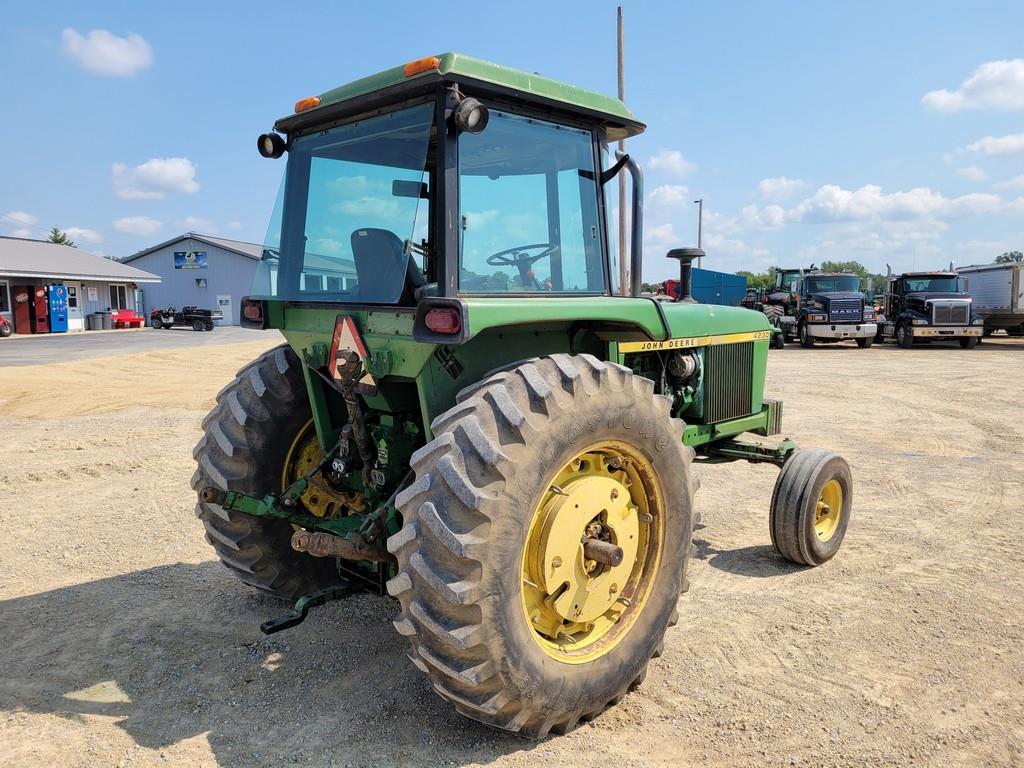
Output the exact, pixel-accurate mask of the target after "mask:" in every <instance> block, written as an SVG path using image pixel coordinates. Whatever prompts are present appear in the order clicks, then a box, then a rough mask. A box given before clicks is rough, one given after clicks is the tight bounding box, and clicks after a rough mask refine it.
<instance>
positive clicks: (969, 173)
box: [956, 165, 988, 181]
mask: <svg viewBox="0 0 1024 768" xmlns="http://www.w3.org/2000/svg"><path fill="white" fill-rule="evenodd" d="M956 172H957V173H959V174H960V175H961V176H963V177H964V178H965V179H970V180H971V181H985V180H987V179H988V174H987V173H986V172H985V169H984V168H979V167H978V166H976V165H968V166H966V167H964V168H957V169H956Z"/></svg>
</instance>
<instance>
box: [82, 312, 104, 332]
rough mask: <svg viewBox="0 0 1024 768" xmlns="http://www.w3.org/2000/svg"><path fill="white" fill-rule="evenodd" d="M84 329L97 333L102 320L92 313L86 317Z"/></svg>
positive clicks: (101, 325)
mask: <svg viewBox="0 0 1024 768" xmlns="http://www.w3.org/2000/svg"><path fill="white" fill-rule="evenodd" d="M85 327H86V328H87V329H88V330H90V331H98V330H100V328H102V327H103V320H102V319H101V318H100V316H99V315H98V314H96V313H95V312H93V313H92V314H91V315H86V317H85Z"/></svg>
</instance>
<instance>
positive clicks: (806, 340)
mask: <svg viewBox="0 0 1024 768" xmlns="http://www.w3.org/2000/svg"><path fill="white" fill-rule="evenodd" d="M800 346H801V347H803V348H804V349H810V348H811V347H813V346H814V337H813V336H811V334H810V332H809V331H808V330H807V323H800Z"/></svg>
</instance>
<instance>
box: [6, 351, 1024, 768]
mask: <svg viewBox="0 0 1024 768" xmlns="http://www.w3.org/2000/svg"><path fill="white" fill-rule="evenodd" d="M195 335H196V336H203V334H195ZM210 335H211V334H206V336H210ZM23 343H26V344H27V343H32V342H23ZM272 343H273V340H272V339H271V338H270V337H268V336H260V337H259V338H258V339H254V340H252V341H247V342H246V343H241V344H223V345H216V346H203V347H198V348H193V349H187V350H186V349H167V350H157V351H137V352H133V353H132V355H131V356H128V355H122V356H119V357H105V358H95V359H89V360H83V361H78V362H73V363H72V362H64V363H58V364H48V365H38V366H31V367H17V368H16V367H11V366H0V434H2V435H3V436H4V437H5V440H4V455H3V460H2V464H0V499H2V501H0V533H2V535H0V765H2V766H40V767H42V766H58V767H60V768H63V767H64V766H119V765H124V766H151V765H153V766H155V765H160V766H165V765H188V766H207V765H209V766H214V765H220V766H250V765H267V766H271V765H272V766H280V765H292V764H296V765H338V766H345V765H352V766H363V765H367V766H369V765H377V766H379V765H423V766H437V765H494V766H526V765H532V764H535V763H537V762H540V761H544V763H546V764H548V765H555V766H559V765H569V764H572V765H574V766H590V765H594V766H596V765H616V766H634V765H635V766H648V765H698V764H699V765H714V766H730V767H732V766H746V765H758V766H760V765H768V766H791V765H799V766H943V767H944V766H988V765H997V766H1011V765H1024V705H1022V702H1024V655H1022V651H1021V647H1022V641H1024V551H1022V549H1021V547H1020V545H1019V542H1018V541H1017V540H1016V539H1015V538H1014V537H1013V536H1012V535H1010V534H1011V532H1012V531H1013V530H1016V528H1017V527H1018V526H1020V525H1022V524H1024V488H1022V478H1024V460H1022V458H1021V444H1022V440H1024V434H1022V432H1024V426H1022V418H1021V417H1022V415H1024V409H1022V407H1021V396H1020V381H1021V379H1020V372H1021V370H1024V366H1022V362H1024V344H1020V343H1015V342H1014V341H1011V340H1003V339H999V340H993V341H991V342H989V341H986V343H985V344H983V345H982V346H981V347H979V348H978V349H975V350H968V351H964V350H961V349H959V348H953V347H947V348H943V347H940V346H938V345H933V346H930V347H927V348H921V349H914V350H911V351H903V350H899V349H896V348H895V347H894V346H892V345H888V346H884V347H881V348H879V347H874V348H872V349H869V350H858V349H857V348H855V347H852V346H848V347H828V348H817V349H814V350H802V349H799V348H787V349H786V350H783V351H778V352H772V355H771V361H770V369H769V390H770V392H769V394H770V395H772V396H776V397H781V398H782V399H784V400H785V402H786V409H785V421H784V423H785V425H786V432H787V434H789V435H790V436H792V437H793V438H795V439H797V440H798V441H799V442H800V443H801V444H804V445H818V446H822V447H828V448H832V449H835V450H837V451H839V452H841V453H842V454H844V455H845V456H846V457H847V459H848V460H849V461H850V464H851V465H852V467H853V472H854V478H855V483H856V492H855V501H854V516H855V517H854V519H853V521H852V522H851V526H850V530H849V534H848V536H847V540H846V543H845V545H844V548H843V550H842V551H841V552H840V553H839V555H838V556H837V557H836V558H835V559H834V560H833V561H831V562H829V563H828V564H826V565H825V566H823V567H821V568H817V569H802V568H797V567H794V566H790V565H788V564H786V563H785V562H783V561H782V560H780V559H779V558H778V557H776V556H775V555H774V554H773V552H772V550H771V547H770V544H769V538H768V530H767V506H768V501H769V498H770V494H771V489H772V483H773V482H774V478H775V470H774V469H773V468H771V467H767V466H751V465H746V464H739V463H737V464H731V465H719V466H710V467H705V468H702V469H701V473H702V478H703V488H702V490H701V492H700V493H699V494H698V504H699V506H700V508H701V509H702V510H703V513H704V525H703V527H702V528H701V529H700V530H698V531H697V534H696V543H697V548H698V559H697V561H696V562H695V563H694V565H693V567H692V572H691V574H692V575H691V578H692V582H693V588H692V589H691V591H690V593H689V594H688V595H686V596H684V597H683V598H682V600H681V602H680V609H681V614H682V618H681V621H680V623H679V625H678V626H677V627H676V628H675V629H673V630H670V632H669V635H668V638H667V642H666V647H665V654H664V655H663V656H662V657H661V658H660V659H658V660H656V661H655V662H653V663H652V665H651V670H650V674H649V675H648V678H647V682H646V683H645V685H644V686H643V687H642V688H641V689H640V690H639V691H637V692H636V693H634V694H631V695H629V696H627V697H626V698H625V700H624V701H623V702H622V704H621V705H619V706H618V707H616V708H614V709H613V710H610V711H609V712H607V713H606V714H605V715H603V716H602V717H600V718H598V719H597V720H596V721H594V722H593V723H591V724H589V725H586V726H584V727H582V728H580V729H579V730H577V731H575V732H574V733H572V734H570V735H569V736H565V737H557V738H552V739H549V740H547V741H545V742H542V743H533V742H529V741H526V740H523V739H520V738H517V737H515V736H511V735H506V734H502V733H496V732H493V731H490V730H488V729H486V728H484V727H483V726H479V725H477V724H475V723H473V722H470V721H467V720H464V719H462V718H460V717H459V716H457V715H456V714H454V712H452V711H451V710H450V709H449V708H448V706H447V705H446V704H444V703H443V702H442V701H440V700H439V699H438V698H437V697H436V696H435V695H434V694H433V693H432V692H431V690H430V689H429V687H428V685H427V684H426V682H425V680H424V678H423V677H422V676H421V675H420V674H419V673H418V672H417V670H416V669H415V668H414V667H413V666H412V664H411V663H410V662H409V661H408V660H407V659H406V658H405V655H404V645H403V641H402V639H401V638H400V637H399V636H397V635H396V633H395V632H394V631H393V630H392V628H391V625H390V620H391V618H392V616H393V615H394V614H395V613H396V606H395V604H394V603H392V602H390V601H389V600H387V599H382V598H374V597H369V596H363V597H357V598H354V599H351V600H349V601H347V602H344V603H337V604H332V605H330V606H327V607H324V608H319V609H316V610H314V612H313V613H312V614H311V616H310V618H309V619H308V620H307V621H306V623H305V624H303V625H302V626H301V627H299V628H297V629H295V630H291V631H289V632H285V633H282V634H280V635H275V636H273V637H270V638H267V637H264V636H262V635H260V633H259V631H258V629H257V627H258V625H259V623H260V622H261V621H263V620H265V619H267V618H270V617H272V616H276V615H278V614H279V613H280V612H281V606H280V604H277V603H275V602H273V601H271V600H268V599H266V598H263V597H260V596H257V595H256V594H253V593H252V592H251V591H249V590H247V589H246V588H244V587H243V586H242V584H241V583H239V582H237V581H235V580H234V579H233V578H232V577H231V576H230V575H229V574H228V572H227V571H226V570H225V569H223V568H222V567H221V566H220V565H219V564H218V563H217V562H216V561H215V559H214V558H213V556H212V550H210V549H209V547H208V546H207V545H206V543H205V542H204V541H203V537H202V530H201V526H200V524H199V522H198V521H197V520H196V519H195V517H194V516H193V511H192V508H193V502H194V496H193V494H192V492H191V490H190V489H189V477H190V475H191V473H192V468H193V465H192V460H191V456H190V454H191V449H192V446H193V445H194V444H195V442H196V440H197V438H198V436H199V422H200V420H201V418H202V416H203V415H204V414H205V412H206V411H207V410H208V408H209V407H210V405H211V404H212V401H213V396H214V394H215V393H216V392H217V390H219V389H220V388H221V387H222V386H223V385H224V384H225V383H226V382H227V381H228V380H229V379H230V378H231V376H232V375H233V373H234V371H235V370H236V369H237V368H238V367H240V366H241V365H242V364H243V363H244V362H246V361H248V360H250V359H252V358H253V357H255V356H256V354H258V353H259V352H260V351H262V349H264V348H266V347H267V346H268V345H270V344H272ZM0 344H2V342H0ZM125 351H128V350H125Z"/></svg>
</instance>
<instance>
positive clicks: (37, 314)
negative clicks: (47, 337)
mask: <svg viewBox="0 0 1024 768" xmlns="http://www.w3.org/2000/svg"><path fill="white" fill-rule="evenodd" d="M49 332H50V296H49V294H48V293H47V291H46V286H45V285H34V286H32V333H49Z"/></svg>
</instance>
